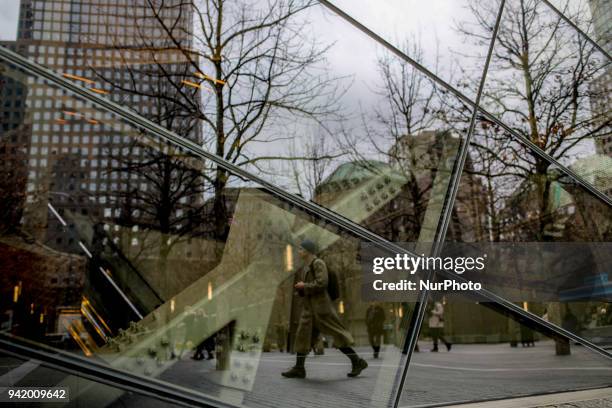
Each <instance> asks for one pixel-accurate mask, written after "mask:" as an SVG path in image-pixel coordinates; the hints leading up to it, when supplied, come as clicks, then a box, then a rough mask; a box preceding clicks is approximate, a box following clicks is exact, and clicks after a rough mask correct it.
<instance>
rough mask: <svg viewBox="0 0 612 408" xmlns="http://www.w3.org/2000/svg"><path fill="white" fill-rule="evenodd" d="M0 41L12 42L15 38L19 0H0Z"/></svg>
mask: <svg viewBox="0 0 612 408" xmlns="http://www.w3.org/2000/svg"><path fill="white" fill-rule="evenodd" d="M0 3H1V4H2V7H0V41H2V40H14V39H15V38H16V36H17V15H18V13H19V0H0Z"/></svg>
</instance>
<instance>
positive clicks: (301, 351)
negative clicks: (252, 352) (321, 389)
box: [282, 240, 368, 378]
mask: <svg viewBox="0 0 612 408" xmlns="http://www.w3.org/2000/svg"><path fill="white" fill-rule="evenodd" d="M316 254H317V247H316V244H315V243H314V242H312V241H310V240H304V241H302V243H301V244H300V248H299V250H298V255H299V257H300V258H301V260H302V262H303V265H304V267H303V268H302V270H301V276H300V278H299V280H298V282H297V283H296V284H295V286H294V288H295V290H296V291H297V293H298V295H299V296H301V297H303V299H304V302H303V306H302V311H301V315H300V319H299V324H298V328H297V332H296V335H295V344H294V349H295V351H296V354H297V359H296V363H295V366H294V367H292V368H291V369H290V370H289V371H286V372H284V373H282V375H283V377H287V378H305V377H306V369H305V367H304V363H305V362H306V355H307V354H308V353H309V352H310V349H311V348H312V345H313V341H314V340H315V339H316V338H317V337H318V335H319V333H322V334H325V335H329V336H331V337H333V338H334V346H335V347H338V349H339V350H340V351H341V352H342V353H344V355H346V356H347V357H348V358H349V359H350V360H351V364H352V369H351V371H350V372H349V373H348V374H347V375H348V376H349V377H357V376H358V375H359V374H360V373H361V372H362V371H363V370H365V369H366V368H367V367H368V363H366V361H365V360H364V359H362V358H360V357H359V355H357V353H356V352H355V350H353V349H352V348H351V346H352V345H353V336H351V334H350V333H349V332H348V330H347V329H346V328H345V327H344V326H343V325H342V322H341V321H340V318H339V317H338V315H337V314H336V308H335V307H334V305H333V303H332V301H331V298H330V296H329V293H328V289H327V285H328V282H329V276H328V272H327V265H326V264H325V262H324V261H323V260H322V259H320V258H318V257H317V256H316Z"/></svg>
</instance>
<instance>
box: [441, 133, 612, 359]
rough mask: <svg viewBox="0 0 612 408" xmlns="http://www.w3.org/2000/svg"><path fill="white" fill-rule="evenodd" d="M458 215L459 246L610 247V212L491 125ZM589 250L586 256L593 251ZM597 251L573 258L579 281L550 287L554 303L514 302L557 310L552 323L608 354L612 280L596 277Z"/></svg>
mask: <svg viewBox="0 0 612 408" xmlns="http://www.w3.org/2000/svg"><path fill="white" fill-rule="evenodd" d="M589 159H590V158H589V157H587V158H586V159H585V160H589ZM538 169H545V170H540V171H539V170H538ZM574 169H575V168H574ZM608 169H610V168H608ZM609 176H610V174H609V173H608V176H607V177H608V180H609ZM453 215H454V216H453V221H452V222H451V224H450V227H449V231H448V235H447V239H448V240H449V241H454V242H526V243H528V242H538V243H539V242H541V243H549V244H553V243H572V242H576V243H578V242H583V243H588V242H591V243H600V242H601V243H603V244H602V245H606V243H608V242H609V241H610V238H611V237H612V222H611V220H612V208H611V207H610V206H608V205H607V204H606V203H604V202H602V201H601V200H600V199H599V198H597V197H595V196H593V195H591V194H590V193H589V192H587V191H586V190H584V189H583V188H582V187H581V186H580V185H579V184H577V183H576V182H575V181H573V180H572V179H571V178H570V177H568V176H566V175H564V174H562V173H560V172H559V171H558V170H557V169H555V168H554V166H552V165H550V163H549V162H547V161H545V160H543V159H542V158H540V157H539V156H537V155H535V154H533V153H532V152H531V151H530V150H529V149H528V148H527V147H525V146H523V145H522V144H520V143H518V142H516V141H514V140H512V139H511V138H510V137H509V136H508V135H507V134H504V133H503V132H501V131H499V129H496V128H495V126H493V125H491V124H490V123H488V122H486V121H481V122H480V123H478V126H477V128H476V132H475V134H474V138H473V143H472V145H471V146H470V148H469V150H468V160H467V162H466V167H465V172H464V174H463V175H462V178H461V184H460V187H459V191H458V195H457V200H456V202H455V206H454V209H453ZM562 245H566V244H562ZM566 246H567V245H566ZM584 248H585V250H587V248H586V245H585V246H584ZM601 248H605V246H602V247H601ZM591 250H592V253H590V254H587V253H584V258H581V259H578V257H576V256H575V254H573V255H571V259H572V260H573V261H574V262H577V264H576V265H578V266H577V267H576V269H575V270H577V271H581V273H580V276H576V277H573V278H569V279H570V281H567V282H566V284H562V285H558V286H554V285H553V282H551V283H550V285H546V288H547V290H548V289H550V290H551V291H554V295H553V296H554V297H553V298H549V299H547V300H550V301H551V302H549V303H548V304H547V303H546V302H544V301H542V302H540V303H537V302H535V303H534V302H532V301H533V300H534V299H527V298H526V299H516V298H514V299H511V300H513V301H515V300H516V301H518V300H524V301H530V302H531V303H532V304H533V306H534V308H537V310H541V311H542V313H541V314H540V315H542V314H544V312H543V310H544V309H551V310H556V311H555V312H554V316H553V314H552V313H549V316H548V318H549V320H550V321H551V322H553V323H555V324H557V325H559V326H561V327H563V328H565V329H566V330H569V331H571V332H573V333H575V334H578V335H580V336H582V337H584V338H586V339H587V340H589V341H592V342H595V343H597V344H599V345H601V346H603V347H607V346H609V345H610V344H612V332H610V329H611V328H612V325H611V323H612V321H611V320H610V303H609V302H610V293H609V290H608V289H607V287H608V285H609V284H608V274H607V271H606V270H597V271H595V270H593V265H594V264H590V263H589V262H592V261H593V260H595V261H594V262H597V259H598V258H597V256H598V255H597V254H598V252H597V250H595V248H594V247H593V248H591ZM602 255H603V254H602ZM568 257H569V256H568ZM568 261H569V259H568ZM581 268H582V269H581ZM512 273H513V274H514V275H513V276H512V277H509V278H516V279H519V280H521V279H523V280H525V279H526V280H527V281H528V282H531V283H527V284H526V285H527V286H529V285H530V284H532V285H533V288H534V290H535V288H536V286H537V285H538V284H537V282H536V281H537V280H538V279H541V277H540V278H539V277H537V276H524V274H521V270H520V268H519V269H517V270H516V271H515V272H512ZM542 273H543V275H541V276H550V277H551V278H550V279H556V282H557V283H558V282H560V281H561V280H562V279H565V278H561V276H563V275H562V274H561V271H560V270H557V271H554V270H549V271H542ZM556 273H558V274H556ZM553 276H557V277H556V278H553ZM567 285H570V286H571V287H567ZM553 287H554V289H553ZM508 289H509V288H508ZM508 293H509V292H508ZM499 294H500V295H502V294H501V293H499ZM552 300H555V301H552ZM559 301H561V303H559Z"/></svg>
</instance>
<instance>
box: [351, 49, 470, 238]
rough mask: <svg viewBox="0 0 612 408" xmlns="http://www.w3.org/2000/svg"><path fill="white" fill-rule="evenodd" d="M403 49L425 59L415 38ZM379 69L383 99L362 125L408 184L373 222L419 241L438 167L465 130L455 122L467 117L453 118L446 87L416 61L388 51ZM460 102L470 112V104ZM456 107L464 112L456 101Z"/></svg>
mask: <svg viewBox="0 0 612 408" xmlns="http://www.w3.org/2000/svg"><path fill="white" fill-rule="evenodd" d="M403 50H404V52H405V53H406V54H407V55H409V56H411V57H412V58H413V59H414V60H415V61H417V62H420V63H422V62H423V59H424V52H423V49H422V47H421V45H420V42H419V40H418V39H417V38H411V39H409V40H406V41H405V42H404V46H403ZM437 55H438V53H437V52H436V58H435V60H434V64H433V66H434V70H437V67H438V57H437ZM378 70H379V78H380V83H379V85H378V87H377V88H376V89H375V92H376V94H377V96H378V97H379V101H380V103H378V104H376V106H375V107H374V108H373V110H372V113H371V114H364V116H363V127H364V128H365V129H366V139H367V142H368V144H369V145H371V146H373V148H374V150H375V153H376V155H378V156H379V157H383V158H384V161H385V162H387V163H389V164H390V165H391V166H392V167H393V168H394V171H397V172H398V173H400V174H401V175H403V177H405V179H406V184H405V185H404V187H403V188H402V190H401V191H400V192H399V194H398V196H397V197H396V198H395V199H394V200H392V201H391V202H390V204H389V205H388V206H387V208H385V209H384V210H383V211H380V212H379V213H377V214H375V215H374V216H372V218H371V219H370V221H369V222H370V223H372V224H373V225H376V228H381V229H383V230H384V233H385V235H386V236H390V238H392V239H395V240H407V241H415V240H417V239H418V237H419V233H420V231H421V229H422V226H423V221H424V216H425V213H426V210H427V207H428V202H429V200H430V198H431V194H432V188H433V186H434V180H435V179H436V176H437V175H440V174H441V173H437V172H438V171H439V170H440V166H441V164H442V163H443V162H444V161H445V160H446V159H447V158H448V156H453V155H454V154H455V153H456V151H457V148H458V146H459V143H460V140H459V137H458V136H459V135H460V134H461V133H462V132H463V131H464V128H459V127H457V126H456V125H457V124H459V125H462V126H463V123H462V121H463V120H465V117H463V118H462V120H457V119H456V118H454V117H449V116H448V115H447V112H448V111H449V105H450V104H451V103H450V102H449V101H448V99H449V98H448V95H447V91H446V90H444V89H441V88H439V87H438V86H437V84H436V83H435V82H434V81H433V80H432V79H431V78H429V77H428V76H425V75H423V74H422V73H420V72H419V71H418V70H417V69H416V68H415V67H413V66H412V65H410V64H406V63H405V62H404V61H401V60H399V59H398V58H397V57H395V56H392V55H388V54H385V55H383V56H381V57H379V59H378ZM456 104H457V105H459V104H460V102H456ZM461 106H463V111H464V112H465V113H466V114H465V116H466V117H467V116H469V115H468V113H469V109H467V108H466V107H465V106H464V105H461ZM453 109H456V111H457V112H461V109H460V108H459V107H457V106H455V105H453ZM453 119H455V120H456V121H457V123H454V122H453ZM463 127H464V126H463ZM354 144H355V145H356V143H354ZM353 154H354V155H355V157H356V158H357V160H358V161H360V162H362V163H364V166H367V160H365V159H364V158H363V156H362V154H361V153H360V152H358V151H357V150H356V149H354V150H353Z"/></svg>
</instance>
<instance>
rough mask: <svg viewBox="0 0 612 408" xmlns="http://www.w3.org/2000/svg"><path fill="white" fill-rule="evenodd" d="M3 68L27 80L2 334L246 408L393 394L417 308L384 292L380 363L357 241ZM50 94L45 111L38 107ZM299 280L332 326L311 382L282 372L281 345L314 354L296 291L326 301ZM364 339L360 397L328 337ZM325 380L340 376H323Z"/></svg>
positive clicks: (7, 179) (382, 398)
mask: <svg viewBox="0 0 612 408" xmlns="http://www.w3.org/2000/svg"><path fill="white" fill-rule="evenodd" d="M2 68H3V70H2V75H3V77H4V78H6V80H5V83H7V84H10V87H6V88H4V89H5V90H6V89H9V88H10V89H11V90H12V91H11V92H12V93H11V95H13V94H18V93H19V94H20V95H21V99H19V98H18V99H17V100H19V101H20V102H21V104H20V105H19V106H21V107H23V106H25V107H26V108H25V109H22V110H21V111H20V110H18V109H12V107H13V106H16V102H15V103H14V104H13V105H9V106H10V107H11V109H7V110H6V112H9V113H11V117H13V116H15V118H16V120H15V121H14V123H13V122H11V130H10V131H9V132H6V133H3V134H2V138H3V139H2V141H3V143H4V144H5V146H6V147H5V148H4V149H3V150H2V152H3V154H4V155H5V156H6V160H3V161H2V162H3V163H10V166H9V165H7V167H6V168H5V169H4V172H3V177H2V180H3V183H4V184H3V190H2V196H3V200H1V201H0V202H2V203H3V205H4V207H3V211H4V212H3V214H4V215H3V218H2V221H3V222H2V230H1V231H2V234H1V235H0V245H1V246H0V256H1V257H2V259H3V262H1V263H0V265H2V271H0V279H1V282H2V285H1V287H2V291H3V293H2V296H1V297H0V299H1V301H0V302H1V303H0V304H1V307H2V310H1V312H2V313H1V315H2V316H3V321H2V325H3V330H4V331H5V332H6V333H9V334H10V335H12V336H18V337H20V338H24V339H26V340H29V341H31V342H33V343H34V345H36V344H45V345H48V346H52V347H54V348H55V349H57V350H63V353H65V354H66V355H68V356H72V358H75V359H79V358H91V359H96V360H99V361H102V362H104V363H106V364H109V365H111V366H113V367H115V368H118V369H122V370H127V371H129V372H131V373H135V374H138V375H142V376H144V377H154V378H158V379H161V380H163V381H168V382H171V383H174V384H177V385H179V386H182V387H189V388H193V389H195V390H198V391H201V392H203V393H206V394H207V395H209V396H214V397H217V398H221V399H222V400H224V401H227V402H231V403H236V404H242V403H244V404H246V405H248V406H264V405H266V404H268V405H269V402H268V401H271V400H273V401H274V403H275V404H280V405H282V406H286V405H290V404H291V403H292V402H293V398H294V397H295V395H298V394H299V395H300V396H301V398H303V399H304V401H312V403H313V404H315V403H317V401H318V402H320V401H326V403H330V401H331V403H333V404H340V403H341V402H344V401H345V400H344V395H346V394H347V393H351V394H352V395H355V398H359V399H362V400H365V401H371V402H372V404H377V405H378V404H381V405H387V404H388V403H389V400H390V398H391V394H392V388H391V387H392V385H393V383H394V379H395V377H396V375H397V374H398V371H399V370H400V368H401V365H402V364H403V361H404V359H403V356H402V355H401V353H400V351H399V347H400V346H401V344H402V341H403V335H404V333H405V330H406V324H407V321H408V319H409V318H410V311H411V310H412V309H413V308H412V307H411V305H410V304H407V303H406V304H403V305H402V304H400V303H383V304H382V305H381V308H382V311H383V312H384V315H385V317H384V319H382V318H380V317H379V318H378V326H379V330H378V331H379V335H380V336H382V339H380V341H381V343H382V349H381V350H380V359H379V360H374V359H373V357H372V355H371V353H372V349H371V348H370V347H369V346H368V344H369V343H368V342H369V336H368V330H367V325H366V312H367V310H368V307H369V306H370V305H369V304H367V303H365V302H363V301H362V300H361V285H362V281H361V279H362V277H361V274H362V272H361V267H360V264H359V257H358V251H359V244H360V242H359V240H357V239H356V238H355V237H354V236H352V235H350V234H348V233H346V232H344V231H341V230H339V229H338V228H336V227H334V226H333V225H331V224H329V223H327V222H325V221H323V220H321V219H320V218H318V217H316V216H315V215H311V214H306V213H304V212H303V211H300V210H298V209H297V208H294V207H293V206H291V205H289V204H288V203H285V202H283V201H281V200H279V199H277V198H275V197H273V196H271V195H270V194H268V193H266V192H265V191H263V190H262V189H260V188H259V186H258V185H256V184H254V183H251V182H248V181H247V180H242V179H240V178H238V177H235V176H234V175H232V174H230V173H228V172H227V171H225V170H223V169H220V168H217V167H215V166H214V165H213V164H212V163H210V162H208V161H206V160H203V159H200V158H196V157H194V156H192V155H190V154H188V153H186V152H184V151H181V150H179V149H176V148H174V147H172V146H170V145H168V144H166V143H164V142H161V141H160V140H158V139H156V138H154V137H151V136H149V135H147V134H146V133H144V132H143V131H140V130H138V129H134V128H131V127H129V126H127V125H126V124H125V123H123V122H121V121H119V120H117V119H116V118H114V117H113V116H111V115H109V114H105V113H101V112H99V111H97V110H95V109H93V107H92V106H91V105H90V104H88V103H86V102H83V101H81V100H79V99H76V98H73V97H71V96H69V95H68V94H67V93H66V92H64V91H62V90H59V89H57V88H54V87H53V86H50V85H48V84H45V83H44V82H43V81H41V80H37V79H35V78H32V77H30V76H27V75H25V74H23V73H22V72H20V71H19V70H17V69H14V68H11V67H8V66H6V65H5V66H3V67H2ZM39 95H40V96H39ZM39 100H45V101H49V102H50V106H49V107H48V108H44V107H40V108H37V107H36V102H37V101H39ZM13 111H15V112H21V113H19V114H18V115H13V113H12V112H13ZM9 160H10V162H9ZM383 174H384V175H380V176H379V177H380V178H378V179H376V180H377V184H375V185H373V186H370V187H371V188H373V189H375V192H376V193H377V194H382V193H384V192H385V191H384V190H385V189H388V188H389V185H390V184H392V182H393V180H392V179H391V177H392V176H391V175H389V173H383ZM386 177H388V179H387V178H386ZM364 178H366V177H364ZM219 180H223V181H224V182H223V183H222V184H219ZM366 180H367V178H366ZM372 182H373V181H371V180H367V181H366V183H372ZM378 183H380V185H381V186H382V188H379V187H378ZM340 187H342V186H340ZM381 190H383V191H382V192H381ZM11 200H12V201H11ZM5 203H6V204H5ZM9 203H12V204H11V205H8V204H9ZM376 205H377V204H376ZM306 239H307V240H310V241H311V242H312V245H314V246H315V247H316V249H315V251H316V252H317V254H318V256H319V257H320V258H321V259H322V260H323V262H324V263H325V264H326V265H327V270H329V271H331V273H332V274H333V276H336V277H337V281H338V287H339V292H340V296H339V298H338V299H337V300H335V301H334V302H332V301H331V300H330V298H329V297H328V295H326V294H325V293H326V292H325V291H326V288H325V284H324V278H323V277H321V282H320V283H319V284H318V286H317V285H314V284H313V283H312V282H311V278H312V273H310V274H309V275H307V276H306V277H304V275H303V273H304V272H303V271H304V267H305V266H309V265H310V264H311V260H310V259H309V257H308V256H306V255H305V254H306V252H304V251H300V250H299V248H301V247H306V248H311V246H310V245H311V244H306V243H304V240H306ZM309 251H313V249H309ZM300 254H301V255H300ZM317 265H318V266H317V268H319V269H318V270H319V272H318V273H319V274H322V275H321V276H324V272H321V270H322V269H324V268H323V267H322V266H320V265H321V263H317ZM328 275H329V273H328ZM303 279H305V280H306V281H307V282H309V283H310V284H312V285H314V286H313V287H315V286H316V287H317V288H320V289H321V291H322V292H321V295H322V296H320V297H319V300H318V301H317V302H319V303H316V305H322V306H317V307H319V308H325V309H324V310H325V312H326V314H325V315H326V316H329V317H328V318H326V319H327V320H328V323H329V324H330V325H331V326H333V327H335V329H334V330H331V331H330V330H326V329H325V328H323V329H322V332H323V334H322V335H321V336H320V337H319V339H318V340H317V341H315V342H312V345H313V348H314V349H315V350H316V352H317V353H319V352H321V350H323V352H324V353H325V354H326V356H325V357H319V356H317V357H316V358H313V357H309V358H308V359H307V363H306V370H307V372H308V377H307V378H309V379H310V380H311V381H312V382H311V383H310V384H315V385H314V386H313V387H311V388H304V387H303V384H304V383H303V382H300V381H291V380H288V379H286V378H283V377H281V372H283V371H284V370H286V369H287V368H289V367H290V366H291V365H292V364H293V362H294V356H290V355H288V354H285V352H286V351H287V349H288V348H289V349H292V348H293V350H296V351H297V350H304V349H306V350H307V351H309V350H310V347H309V346H310V344H309V343H311V340H312V339H311V338H310V337H309V336H305V335H304V333H309V331H308V330H307V328H308V327H309V326H308V325H306V326H303V327H304V328H303V329H299V327H300V326H299V322H300V316H301V313H302V310H303V309H307V307H308V306H303V304H306V305H308V304H310V303H308V302H311V303H312V302H315V301H314V300H311V299H310V297H309V296H310V294H309V293H307V292H308V291H310V289H308V290H307V291H306V293H305V296H304V299H305V300H302V299H301V297H300V296H299V295H298V294H299V292H297V293H296V292H294V290H293V287H294V284H295V283H297V282H299V281H300V280H303ZM309 288H310V286H309ZM313 290H316V289H313ZM312 304H315V303H312ZM312 307H314V306H312ZM317 310H319V309H317ZM304 313H306V312H304ZM317 313H318V312H317ZM307 321H308V320H307ZM298 330H300V331H298ZM330 333H331V334H333V335H331V334H330ZM4 335H8V334H4ZM353 340H354V347H355V350H356V351H357V353H358V354H359V355H360V356H363V357H365V358H366V359H367V360H366V361H367V362H368V364H370V367H369V368H368V369H367V371H366V373H367V376H365V377H364V378H363V379H361V378H360V379H356V380H354V381H358V382H359V384H360V385H359V386H358V387H357V389H358V390H359V391H358V392H356V391H355V389H356V386H355V383H351V382H347V381H345V380H346V374H347V372H348V371H349V370H350V369H351V363H350V362H349V359H347V358H346V357H344V356H343V355H342V353H341V352H340V351H337V350H334V349H332V345H333V346H336V347H341V346H345V345H348V344H349V343H353ZM377 340H378V339H377ZM194 349H195V350H194ZM209 352H210V354H209ZM344 352H346V353H348V354H349V355H351V356H352V353H351V352H350V350H346V349H345V350H344ZM191 357H193V358H191ZM209 357H213V358H212V359H211V360H208V358H209ZM202 360H204V361H202ZM358 364H362V362H359V363H358ZM194 372H198V375H197V376H194V375H193V373H194ZM341 379H342V380H344V381H340V380H341ZM321 380H330V383H329V384H334V385H333V387H328V386H320V387H319V386H317V384H320V381H321ZM71 381H73V379H71V378H67V379H65V380H62V382H61V383H62V384H67V385H68V386H72V385H71V384H73V383H72V382H71ZM75 381H76V380H75ZM270 390H284V391H282V392H280V391H279V393H275V394H274V395H271V394H270ZM91 392H93V393H94V394H95V395H98V396H99V400H100V403H101V404H103V403H110V402H111V401H110V400H109V401H107V400H105V399H104V395H105V394H104V392H103V391H100V390H98V388H96V387H93V388H92V391H91ZM100 395H101V396H100ZM109 395H111V394H109ZM111 396H112V395H111ZM109 398H110V397H109ZM279 401H280V402H279Z"/></svg>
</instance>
